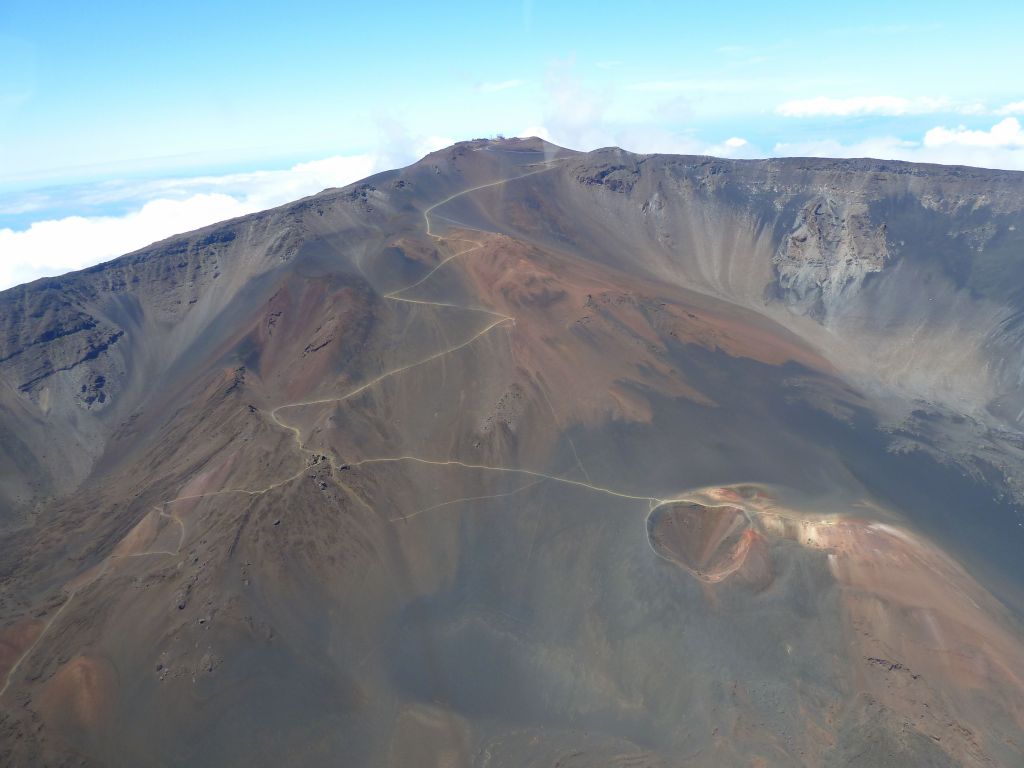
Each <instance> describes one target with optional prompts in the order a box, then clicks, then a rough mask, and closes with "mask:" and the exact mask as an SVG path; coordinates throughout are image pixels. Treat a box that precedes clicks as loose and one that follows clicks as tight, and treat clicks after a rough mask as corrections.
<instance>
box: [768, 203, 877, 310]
mask: <svg viewBox="0 0 1024 768" xmlns="http://www.w3.org/2000/svg"><path fill="white" fill-rule="evenodd" d="M890 258H891V251H890V247H889V243H888V240H887V239H886V225H885V224H884V223H882V224H875V223H874V222H872V221H871V220H870V218H869V216H868V206H867V205H866V204H865V203H862V202H859V201H850V200H842V199H837V198H835V197H831V196H829V197H821V198H816V199H813V200H811V201H810V202H809V203H807V205H805V206H804V207H803V208H802V209H801V210H800V212H799V214H797V217H796V221H795V222H794V223H793V228H792V230H791V231H790V232H789V233H788V234H786V235H785V236H784V237H783V239H782V243H781V244H780V245H779V250H778V252H777V253H776V254H775V257H774V259H773V264H774V267H775V272H776V275H777V278H778V284H777V286H776V288H777V291H778V294H779V297H780V298H781V299H782V300H783V301H785V302H786V303H787V304H789V305H790V307H792V308H793V309H794V310H796V311H797V312H799V313H801V314H808V315H811V316H813V317H815V318H816V319H818V320H821V321H827V320H828V318H829V316H830V315H831V314H832V312H833V311H834V309H835V308H836V306H837V305H838V304H839V303H841V302H842V301H843V299H844V298H845V297H846V296H847V295H848V294H851V293H854V292H856V291H857V289H858V288H859V287H860V285H861V284H862V283H863V282H864V279H865V278H866V277H867V276H868V275H870V274H872V273H874V272H881V271H882V269H883V268H884V267H885V265H886V263H887V262H888V261H889V259H890Z"/></svg>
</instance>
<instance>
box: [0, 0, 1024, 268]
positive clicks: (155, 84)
mask: <svg viewBox="0 0 1024 768" xmlns="http://www.w3.org/2000/svg"><path fill="white" fill-rule="evenodd" d="M1022 9H1024V5H1022V4H1020V3H1009V2H1006V3H999V2H989V3H983V4H977V5H971V4H965V3H957V4H952V3H950V4H942V3H935V2H932V3H917V2H903V3H899V4H896V3H892V2H891V1H890V2H887V3H875V2H862V3H858V4H856V5H851V4H841V3H822V2H820V1H819V2H815V3H786V4H765V3H745V2H731V3H700V4H695V3H694V4H689V3H677V4H669V3H648V2H630V3H621V2H616V3H586V4H584V3H567V2H543V0H526V2H518V3H516V2H507V3H494V4H485V3H467V2H452V3H447V4H426V3H395V2H391V3H380V2H360V3H337V4H331V3H324V2H322V0H321V2H318V3H312V2H306V1H305V0H291V2H286V3H285V2H276V3H266V2H250V3H244V4H242V3H225V2H218V1H217V0H205V2H193V1H192V0H182V1H180V2H178V3H173V4H171V3H166V4H147V3H127V2H118V1H117V0H107V1H106V2H100V3H91V4H89V3H79V2H74V3H72V2H55V3H50V4H40V3H39V2H38V1H36V2H23V1H22V0H4V1H3V3H0V287H4V286H6V285H10V284H13V283H16V282H19V281H23V280H27V279H31V278H33V277H36V276H38V275H41V274H53V273H56V272H59V271H63V270H65V269H69V268H74V267H79V266H84V265H86V264H88V263H91V262H94V261H97V260H100V259H102V258H110V257H111V256H114V255H116V254H118V253H120V252H122V250H127V249H130V248H136V247H140V246H142V245H145V244H146V243H147V242H150V241H151V240H153V239H156V238H158V237H164V236H167V235H169V234H172V233H173V232H174V231H177V230H175V229H173V227H180V228H185V229H188V228H194V227H196V226H200V225H202V224H205V223H210V222H212V221H215V220H217V218H223V217H224V216H227V215H236V214H238V213H241V212H246V211H248V210H254V209H256V208H258V207H265V206H269V205H275V204H279V203H282V202H286V201H287V200H289V199H292V198H293V197H298V196H301V195H302V194H309V193H311V192H315V191H317V190H318V189H319V188H320V187H318V186H317V185H322V186H328V185H333V184H341V183H347V182H349V181H353V180H355V179H356V178H359V177H360V176H362V175H366V174H367V173H370V172H372V171H375V170H378V169H381V168H385V167H390V166H394V165H400V164H405V163H407V162H410V161H412V160H413V159H415V158H416V157H417V156H419V155H421V154H423V153H424V152H426V151H429V150H430V149H433V148H436V147H437V146H441V145H444V144H447V143H450V142H451V141H455V140H460V139H466V138H473V137H477V136H489V135H495V134H498V133H503V134H506V135H523V134H528V133H529V134H540V135H544V136H545V137H546V138H550V139H551V140H553V141H555V142H556V143H560V144H563V145H566V146H570V147H573V148H578V149H592V148H595V147H598V146H605V145H609V144H617V145H620V146H624V147H625V148H627V149H631V150H635V151H640V152H654V151H661V152H684V153H702V154H704V153H706V154H718V155H727V156H733V157H764V156H771V155H789V154H802V155H846V156H863V155H870V156H878V157H886V158H897V159H908V160H922V161H931V162H957V163H969V164H975V165H986V166H990V167H1004V168H1014V169H1024V131H1022V129H1021V122H1022V121H1024V79H1022V78H1021V76H1020V73H1022V72H1024V52H1022V51H1024V46H1022V45H1021V41H1020V34H1021V30H1022V29H1024V10H1022ZM147 206H148V208H147ZM69 244H73V247H69Z"/></svg>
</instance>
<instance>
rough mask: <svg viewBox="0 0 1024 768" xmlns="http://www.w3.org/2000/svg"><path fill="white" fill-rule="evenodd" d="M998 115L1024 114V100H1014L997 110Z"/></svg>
mask: <svg viewBox="0 0 1024 768" xmlns="http://www.w3.org/2000/svg"><path fill="white" fill-rule="evenodd" d="M996 114H997V115H1024V101H1014V102H1011V103H1009V104H1006V105H1005V106H1002V107H1000V108H999V109H997V110H996Z"/></svg>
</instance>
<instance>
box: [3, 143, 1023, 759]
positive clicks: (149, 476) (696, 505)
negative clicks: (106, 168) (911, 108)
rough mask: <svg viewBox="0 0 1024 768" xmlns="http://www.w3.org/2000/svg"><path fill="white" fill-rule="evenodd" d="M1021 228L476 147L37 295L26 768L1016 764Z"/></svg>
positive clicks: (753, 184)
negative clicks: (73, 766)
mask: <svg viewBox="0 0 1024 768" xmlns="http://www.w3.org/2000/svg"><path fill="white" fill-rule="evenodd" d="M1022 233H1024V174H1014V173H1006V172H996V171H982V170H976V169H966V168H943V167H937V166H916V165H908V164H902V163H886V162H879V161H870V160H850V161H839V160H811V159H784V160H764V161H728V160H720V159H716V158H706V157H674V156H661V155H650V156H640V155H634V154H631V153H628V152H624V151H622V150H619V149H614V148H609V149H604V150H599V151H597V152H592V153H586V154H584V153H576V152H571V151H568V150H564V149H561V148H558V147H554V146H552V145H550V144H547V143H545V142H542V141H540V140H536V139H530V140H509V141H504V140H502V141H483V140H481V141H475V142H464V143H461V144H457V145H455V146H454V147H450V148H448V149H445V150H441V151H439V152H436V153H433V154H432V155H429V156H428V157H426V158H424V159H423V160H422V161H421V162H419V163H417V164H415V165H413V166H410V167H409V168H405V169H402V170H399V171H394V172H389V173H385V174H380V175H378V176H375V177H373V178H371V179H367V180H366V181H364V182H361V183H359V184H355V185H352V186H350V187H347V188H345V189H340V190H327V191H325V192H323V193H321V194H319V195H315V196H313V197H310V198H306V199H304V200H301V201H298V202H296V203H293V204H291V205H287V206H284V207H282V208H279V209H275V210H273V211H267V212H264V213H261V214H256V215H253V216H248V217H244V218H241V219H237V220H234V221H231V222H225V223H223V224H219V225H217V226H214V227H209V228H206V229H204V230H200V231H198V232H194V233H190V234H187V235H182V236H179V237H175V238H171V239H169V240H166V241H164V242H162V243H157V244H154V245H153V246H150V247H149V248H146V249H143V250H141V251H139V252H137V253H134V254H129V255H128V256H125V257H122V258H121V259H117V260H115V261H113V262H110V263H108V264H105V265H101V266H98V267H96V268H93V269H90V270H85V271H83V272H80V273H76V274H72V275H66V276H63V277H61V278H54V279H49V280H43V281H38V282H36V283H33V284H30V285H27V286H21V287H19V288H16V289H13V290H11V291H6V292H4V293H2V294H0V537H2V539H0V763H4V764H12V765H15V764H18V765H28V764H30V765H66V764H69V763H70V762H72V761H74V762H76V763H78V764H84V765H143V764H155V763H159V764H188V765H217V766H222V765H303V766H306V765H335V764H337V763H338V761H339V760H341V761H343V762H345V763H346V764H351V765H368V766H369V765H373V766H379V765H395V766H398V765H411V764H417V765H449V766H470V765H481V766H483V765H486V766H490V768H494V766H519V765H531V764H536V765H542V764H544V765H551V764H562V765H581V766H582V765H595V764H601V765H651V766H655V765H659V766H661V765H664V766H673V765H687V766H693V765H697V766H722V765H737V766H739V765H750V764H761V765H794V764H804V765H822V766H832V765H848V764H857V760H863V759H866V758H864V756H865V755H869V756H870V759H871V760H872V761H873V764H879V765H907V764H918V763H922V764H923V763H929V764H933V765H972V766H990V765H999V764H1005V765H1012V764H1015V763H1016V762H1019V758H1020V756H1021V744H1022V740H1021V737H1020V734H1021V733H1022V732H1024V680H1021V678H1020V675H1019V673H1018V672H1017V670H1019V669H1024V632H1022V629H1021V616H1022V615H1024V600H1022V599H1021V595H1022V594H1024V570H1022V568H1024V566H1022V563H1021V559H1020V556H1019V555H1020V551H1021V546H1022V545H1024V541H1022V539H1021V537H1022V535H1024V518H1022V516H1021V513H1020V508H1021V499H1024V484H1022V480H1021V478H1024V433H1022V431H1021V429H1020V426H1019V420H1020V419H1021V418H1022V416H1021V414H1022V413H1024V385H1022V381H1024V373H1022V371H1024V358H1022V352H1021V350H1022V349H1024V344H1022V341H1024V330H1022V329H1024V324H1022V318H1024V287H1022V286H1024V239H1022Z"/></svg>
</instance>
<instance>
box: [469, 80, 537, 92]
mask: <svg viewBox="0 0 1024 768" xmlns="http://www.w3.org/2000/svg"><path fill="white" fill-rule="evenodd" d="M524 84H525V81H523V80H502V81H501V82H499V83H480V84H479V85H477V87H476V89H477V90H478V91H480V93H498V92H499V91H507V90H509V89H510V88H518V87H519V86H521V85H524Z"/></svg>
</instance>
